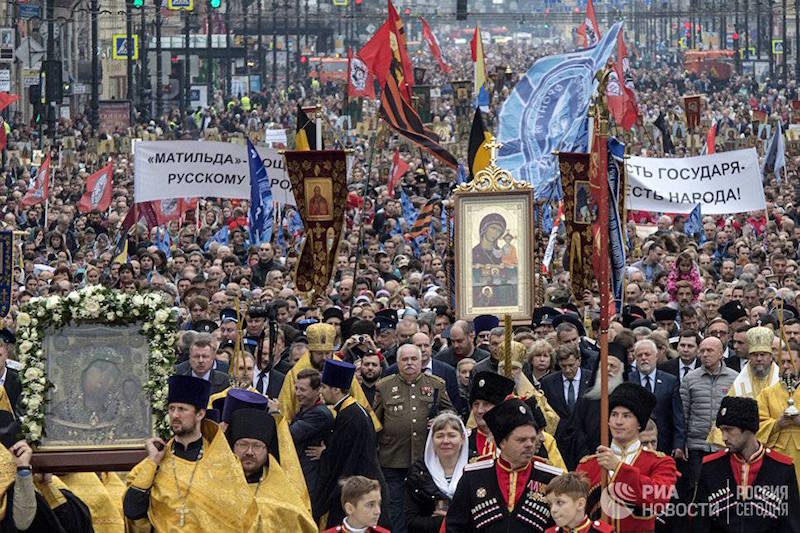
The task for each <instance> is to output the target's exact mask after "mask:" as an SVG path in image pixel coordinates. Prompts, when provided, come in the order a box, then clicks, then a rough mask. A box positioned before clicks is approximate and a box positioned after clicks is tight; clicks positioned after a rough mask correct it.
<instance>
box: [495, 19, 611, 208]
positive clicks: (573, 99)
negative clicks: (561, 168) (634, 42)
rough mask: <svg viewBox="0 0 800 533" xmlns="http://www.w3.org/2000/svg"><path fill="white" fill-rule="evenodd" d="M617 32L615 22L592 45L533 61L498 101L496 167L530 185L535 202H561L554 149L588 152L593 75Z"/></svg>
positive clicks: (599, 66)
mask: <svg viewBox="0 0 800 533" xmlns="http://www.w3.org/2000/svg"><path fill="white" fill-rule="evenodd" d="M621 28H622V23H621V22H618V23H616V24H614V25H613V26H612V27H611V28H610V29H609V30H608V32H606V34H605V35H603V38H602V39H601V40H600V42H598V43H597V44H596V45H594V46H592V47H589V48H586V49H584V50H579V51H576V52H571V53H568V54H559V55H552V56H547V57H543V58H541V59H539V60H538V61H536V63H534V64H533V66H532V67H531V68H530V69H529V70H528V72H527V73H526V74H525V76H523V78H522V79H521V80H520V81H519V82H518V83H517V85H516V86H515V87H514V90H513V91H512V92H511V94H510V95H509V97H508V99H507V100H506V101H505V103H503V107H502V109H501V110H500V119H499V127H498V132H497V139H498V141H500V142H501V143H502V144H503V146H502V148H501V149H500V154H499V156H498V158H497V164H498V166H500V167H502V168H504V169H506V170H508V171H509V172H511V174H512V175H513V176H514V178H515V179H518V180H520V181H525V182H528V183H530V184H531V185H533V190H534V195H535V196H536V199H537V200H540V199H544V200H551V199H554V200H558V199H560V198H561V190H560V187H559V184H558V179H557V178H558V158H557V157H556V156H555V155H554V153H553V152H554V151H561V152H586V151H588V149H589V136H588V129H587V128H586V120H585V119H586V115H587V113H588V111H589V100H590V99H591V96H592V93H593V92H594V88H595V87H596V85H597V82H596V81H595V80H594V75H595V73H596V72H597V71H598V70H600V69H601V68H602V67H603V66H604V65H605V64H606V62H607V61H608V58H609V56H610V55H611V53H612V52H613V51H614V48H615V46H616V44H617V34H618V33H619V32H620V29H621Z"/></svg>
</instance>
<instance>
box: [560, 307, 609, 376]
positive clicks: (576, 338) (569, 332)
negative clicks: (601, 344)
mask: <svg viewBox="0 0 800 533" xmlns="http://www.w3.org/2000/svg"><path fill="white" fill-rule="evenodd" d="M553 327H554V328H556V336H557V339H558V344H574V345H575V347H576V348H577V349H578V350H579V352H580V359H581V366H582V367H583V368H584V369H586V370H590V371H591V369H593V368H595V367H596V366H597V360H598V358H599V357H600V349H599V348H598V347H597V346H595V345H594V344H592V342H591V341H590V340H588V339H587V338H586V328H584V327H583V323H581V321H580V319H579V318H578V317H577V315H574V314H572V313H564V314H562V315H558V316H557V317H555V318H554V319H553Z"/></svg>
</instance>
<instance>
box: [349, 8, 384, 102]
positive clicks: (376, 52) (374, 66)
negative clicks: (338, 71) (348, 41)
mask: <svg viewBox="0 0 800 533" xmlns="http://www.w3.org/2000/svg"><path fill="white" fill-rule="evenodd" d="M390 35H391V31H390V29H389V22H388V21H387V22H384V23H383V24H381V27H380V28H378V31H376V32H375V34H374V35H373V36H372V37H370V39H369V41H367V44H365V45H364V46H363V47H362V48H361V50H359V51H358V52H356V57H358V59H360V60H361V61H362V62H363V63H364V65H365V66H366V67H367V72H368V73H370V74H372V75H373V76H375V78H376V79H377V80H378V85H380V86H381V88H383V86H384V85H386V76H387V74H388V73H389V67H390V66H391V64H392V48H391V46H390V45H389V38H390ZM373 95H374V89H373Z"/></svg>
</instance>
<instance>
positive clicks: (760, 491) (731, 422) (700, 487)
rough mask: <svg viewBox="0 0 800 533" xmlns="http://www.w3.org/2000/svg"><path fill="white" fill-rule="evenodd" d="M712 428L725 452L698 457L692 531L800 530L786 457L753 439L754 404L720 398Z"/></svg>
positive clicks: (789, 461)
mask: <svg viewBox="0 0 800 533" xmlns="http://www.w3.org/2000/svg"><path fill="white" fill-rule="evenodd" d="M716 425H717V427H718V428H719V429H720V431H722V439H723V440H724V441H725V446H727V448H725V449H723V450H720V451H718V452H716V453H712V454H709V455H706V456H705V457H704V458H703V466H702V469H701V471H700V479H699V480H698V483H697V491H696V492H695V497H694V505H695V509H696V510H697V515H696V516H695V517H694V518H693V521H692V531H695V532H698V533H706V532H711V531H714V532H728V531H731V532H733V531H747V532H748V533H762V532H767V531H800V513H798V512H797V509H798V508H800V496H798V488H797V475H796V474H795V472H794V467H793V466H792V458H791V457H787V456H785V455H783V454H780V453H778V452H775V451H772V450H770V449H768V448H765V446H764V445H763V444H762V443H760V442H759V441H758V440H757V439H756V432H757V431H758V425H759V417H758V403H757V402H756V401H755V400H753V399H752V398H746V397H734V396H727V397H725V398H723V399H722V403H721V404H720V409H719V413H717V420H716Z"/></svg>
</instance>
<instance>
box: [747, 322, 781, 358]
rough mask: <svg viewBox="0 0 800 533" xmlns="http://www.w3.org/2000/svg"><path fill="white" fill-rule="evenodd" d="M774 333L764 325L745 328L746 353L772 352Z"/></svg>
mask: <svg viewBox="0 0 800 533" xmlns="http://www.w3.org/2000/svg"><path fill="white" fill-rule="evenodd" d="M774 338H775V333H773V332H772V330H771V329H769V328H765V327H764V326H757V327H754V328H750V329H748V330H747V353H754V352H768V353H772V341H773V339H774Z"/></svg>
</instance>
